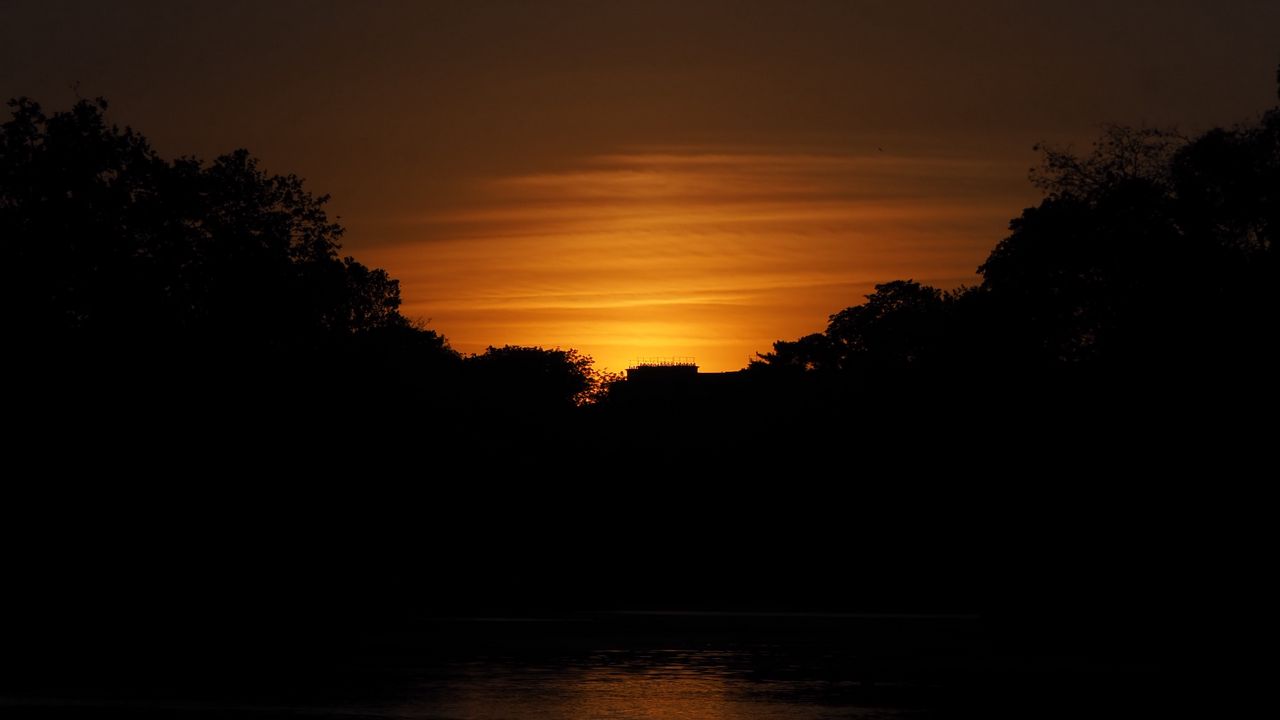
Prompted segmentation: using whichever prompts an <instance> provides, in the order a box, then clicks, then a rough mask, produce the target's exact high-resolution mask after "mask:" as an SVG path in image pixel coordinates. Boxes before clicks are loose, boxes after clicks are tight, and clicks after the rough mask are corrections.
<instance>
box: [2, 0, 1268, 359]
mask: <svg viewBox="0 0 1280 720" xmlns="http://www.w3.org/2000/svg"><path fill="white" fill-rule="evenodd" d="M0 17H2V18H3V22H2V23H0V93H3V95H4V96H5V97H6V98H8V97H13V96H18V95H29V96H32V97H34V98H36V99H37V100H39V101H40V102H42V104H44V105H45V107H46V108H47V109H60V108H65V107H66V106H68V105H69V104H70V103H71V102H73V101H74V98H75V96H76V93H77V92H78V93H79V94H80V95H82V96H86V97H88V96H97V95H102V96H105V97H106V98H107V99H108V100H109V101H110V102H111V110H110V115H111V117H112V118H113V119H114V120H115V121H116V122H118V123H120V124H128V125H132V126H134V127H135V128H138V129H139V130H141V131H142V132H143V133H144V134H146V135H147V136H148V137H149V138H151V139H152V141H153V143H154V145H155V147H156V149H157V150H158V151H160V152H161V153H162V154H164V155H165V156H167V157H174V156H178V155H189V154H195V155H199V156H202V157H206V158H208V157H212V156H214V155H217V154H219V153H222V152H226V151H229V150H231V149H234V148H237V147H247V148H249V150H250V151H252V152H253V153H254V154H255V155H257V156H259V157H260V158H262V160H263V163H264V166H265V167H266V169H268V170H269V171H273V172H281V173H290V172H292V173H297V174H299V175H301V176H303V177H304V178H306V179H307V183H308V186H309V187H310V188H311V189H312V191H314V192H318V193H330V194H332V196H333V199H332V202H331V206H330V207H331V211H332V212H333V213H334V214H337V215H340V216H341V220H342V222H343V224H344V225H345V226H346V227H347V229H348V234H347V236H346V238H345V248H346V251H347V252H349V253H350V254H353V255H355V256H356V257H357V258H358V259H360V260H361V261H363V262H365V263H366V264H370V265H376V266H380V267H384V268H386V269H387V270H388V271H390V272H391V274H392V275H393V276H395V277H397V278H399V279H400V280H401V283H402V295H403V298H404V307H403V311H404V313H405V314H406V315H408V316H410V317H413V318H421V319H423V320H427V321H429V323H430V327H432V328H434V329H436V330H438V331H439V332H441V333H443V334H444V335H445V336H446V337H448V338H449V340H450V342H451V343H452V344H453V346H454V347H456V348H457V349H459V350H462V351H464V352H476V351H480V350H483V349H484V347H485V346H487V345H502V344H508V343H509V344H528V345H542V346H547V347H550V346H560V347H575V348H578V349H580V350H582V351H583V352H586V353H587V354H590V355H592V356H594V357H595V358H596V360H597V364H598V365H600V366H604V367H608V368H611V369H614V370H618V369H622V368H624V367H626V366H627V365H628V364H630V363H631V362H632V361H634V360H635V359H636V358H640V357H650V356H694V357H696V358H697V361H698V362H699V364H700V365H701V366H702V367H703V368H704V369H706V370H730V369H735V368H739V367H742V366H743V365H745V364H746V362H747V361H748V359H749V358H750V357H752V356H753V355H754V353H756V352H763V351H766V350H768V349H769V347H770V344H771V343H772V342H773V341H774V340H777V339H786V338H794V337H797V336H800V335H803V334H807V333H810V332H815V331H818V330H821V329H822V328H823V327H824V326H825V323H826V318H827V316H828V315H829V314H831V313H833V312H835V311H837V310H839V309H841V308H843V307H846V306H848V305H851V304H856V303H857V302H859V301H860V299H861V297H862V295H864V294H865V293H867V292H869V291H870V289H871V286H872V285H874V284H875V283H877V282H885V281H888V280H893V279H898V278H914V279H916V280H919V281H922V282H928V283H931V284H935V285H938V286H940V287H944V288H952V287H956V286H958V285H960V284H965V283H968V284H973V283H975V282H977V276H976V275H975V274H974V270H975V268H976V267H977V266H978V265H979V264H980V263H981V262H982V261H983V259H984V258H985V256H986V253H987V252H988V250H989V249H990V248H991V246H992V245H993V244H994V243H995V242H996V241H997V240H999V239H1000V238H1001V237H1002V236H1003V233H1004V231H1005V229H1006V226H1007V223H1008V220H1009V218H1010V217H1013V216H1014V215H1016V214H1017V213H1018V211H1019V210H1020V209H1021V208H1022V207H1024V206H1026V205H1028V204H1030V203H1032V202H1034V201H1035V200H1036V197H1037V195H1036V192H1035V191H1034V189H1033V188H1031V186H1030V185H1029V184H1028V183H1027V181H1026V175H1027V170H1028V168H1029V167H1031V166H1032V165H1034V164H1035V162H1036V154H1035V153H1034V152H1033V151H1032V149H1031V148H1032V145H1033V144H1035V143H1036V142H1040V141H1047V142H1050V143H1058V144H1065V143H1075V144H1076V145H1077V146H1087V143H1088V141H1089V139H1090V138H1091V137H1093V136H1094V135H1095V134H1096V133H1097V131H1098V129H1099V127H1100V125H1101V124H1102V123H1106V122H1119V123H1132V124H1142V123H1145V124H1160V125H1177V126H1179V127H1181V128H1183V129H1185V130H1188V131H1194V130H1196V129H1201V128H1204V127H1207V126H1209V125H1212V124H1222V123H1230V122H1233V121H1236V120H1247V119H1249V118H1251V117H1254V116H1255V115H1256V114H1257V113H1258V112H1260V111H1261V110H1263V109H1265V108H1267V107H1270V106H1272V105H1274V104H1275V68H1276V64H1277V62H1278V61H1280V3H1277V2H1275V1H1274V0H1266V1H1263V0H1259V1H1257V2H1253V1H1250V0H1239V1H1236V2H1231V1H1224V2H1207V1H1206V2H1176V1H1174V0H1166V1H1161V2H1089V1H1084V2H1071V3H1058V2H1055V3H1039V2H1031V1H1024V2H1015V1H1009V2H985V1H984V2H963V3H957V2H934V3H924V2H903V1H897V2H856V1H854V0H850V1H848V2H803V1H798V0H792V1H788V2H781V1H779V2H759V1H756V0H736V1H734V2H723V3H720V2H693V1H690V0H686V1H684V2H657V1H652V0H651V1H649V2H635V3H632V2H535V1H533V0H523V1H515V2H482V1H476V2H405V3H392V2H344V3H332V2H314V1H313V2H284V1H258V2H244V3H240V2H218V3H188V2H174V1H172V0H170V1H167V2H118V3H117V2H111V3H99V2H93V3H89V2H84V3H72V2H53V1H49V0H44V1H42V2H30V3H28V2H13V1H12V0H0Z"/></svg>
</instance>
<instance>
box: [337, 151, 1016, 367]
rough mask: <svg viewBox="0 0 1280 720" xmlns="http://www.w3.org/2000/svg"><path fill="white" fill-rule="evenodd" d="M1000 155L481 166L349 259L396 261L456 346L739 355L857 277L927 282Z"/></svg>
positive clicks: (969, 248) (651, 156) (810, 326)
mask: <svg viewBox="0 0 1280 720" xmlns="http://www.w3.org/2000/svg"><path fill="white" fill-rule="evenodd" d="M1009 175H1010V169H1009V168H1008V167H1007V166H995V165H992V164H990V163H986V162H980V161H977V160H973V159H968V158H963V157H945V156H927V155H915V156H911V155H890V154H887V153H883V152H877V153H874V154H868V155H847V154H845V155H842V154H820V153H792V152H744V151H717V150H714V149H713V150H705V149H704V150H698V149H688V148H685V149H662V150H657V151H646V152H633V153H626V154H616V155H605V156H599V157H594V158H589V159H587V160H586V161H584V162H582V163H579V164H578V165H577V166H575V167H571V168H568V169H562V170H556V171H548V172H543V173H536V174H526V175H518V176H512V177H499V178H492V179H489V180H487V181H485V182H483V183H480V184H479V185H477V186H476V187H475V188H473V189H472V201H471V203H470V204H469V205H468V206H467V207H464V208H462V209H460V210H457V211H452V212H446V213H440V214H435V215H431V216H428V217H421V218H406V219H403V220H402V222H405V223H409V224H411V225H412V226H413V227H415V228H416V229H417V231H418V234H417V235H414V234H410V236H412V237H413V238H414V239H413V240H412V241H406V242H403V243H400V244H396V245H389V246H382V247H375V248H369V249H366V250H362V251H361V258H362V259H364V260H366V261H368V262H370V263H372V264H375V265H379V266H382V267H386V268H388V270H390V271H391V273H392V274H393V275H394V276H396V277H398V278H400V280H401V284H402V295H403V297H404V299H405V305H404V308H403V311H404V313H405V314H406V315H408V316H409V317H419V318H429V319H430V325H431V327H433V328H435V329H436V330H438V331H440V332H442V333H444V334H445V335H446V336H447V337H448V338H449V340H450V342H451V343H452V344H453V346H454V347H455V348H457V349H459V350H461V351H463V352H478V351H481V350H483V349H484V347H486V346H488V345H503V344H519V345H542V346H545V347H552V346H559V347H574V348H577V349H579V350H581V351H583V352H585V353H587V354H589V355H591V356H593V357H594V358H595V360H596V364H597V366H598V367H604V368H609V369H612V370H619V369H622V368H624V367H626V366H627V365H629V364H630V363H631V362H633V361H634V360H635V358H637V357H643V356H693V357H696V358H697V361H698V363H699V365H701V366H702V368H703V369H705V370H711V371H716V370H733V369H737V368H741V367H743V366H744V365H745V364H746V363H747V362H748V360H749V359H750V358H751V357H753V356H754V354H755V353H757V352H763V351H766V350H768V349H769V348H770V345H771V343H772V342H773V341H774V340H778V339H787V338H794V337H797V336H799V335H803V334H806V333H810V332H815V331H818V330H821V329H822V328H823V327H824V326H825V322H826V317H827V316H828V315H829V314H831V313H833V312H836V311H838V310H840V309H841V308H844V307H847V306H848V305H851V304H856V303H858V302H860V301H861V298H862V296H863V295H864V294H865V293H867V292H869V291H870V288H871V286H872V285H874V284H875V283H878V282H885V281H888V280H893V279H897V278H906V277H911V278H915V279H917V280H919V281H921V282H929V283H932V284H935V285H939V286H941V287H945V288H951V287H955V286H957V285H960V284H963V283H972V282H974V280H975V279H976V276H975V275H974V270H975V268H976V267H977V265H978V264H980V263H981V262H982V260H983V258H984V257H985V255H986V252H987V251H988V250H989V249H990V247H991V246H992V245H993V244H994V242H995V241H996V240H998V239H999V238H1000V237H1002V233H1003V231H1004V228H1005V225H1006V223H1007V219H1008V218H1009V217H1011V216H1013V215H1014V214H1016V211H1017V209H1018V208H1020V207H1021V205H1019V204H1018V202H1019V201H1020V200H1021V198H1020V197H1018V193H1019V192H1023V193H1024V194H1025V190H1021V189H1020V188H1021V187H1022V186H1023V185H1024V184H1025V183H1024V182H1023V180H1022V178H1021V177H1019V176H1017V174H1016V173H1013V176H1014V178H1015V179H1016V180H1017V181H1018V182H1017V184H1016V185H1013V186H1012V187H1013V188H1019V189H1017V190H1015V189H1011V186H1010V183H1009Z"/></svg>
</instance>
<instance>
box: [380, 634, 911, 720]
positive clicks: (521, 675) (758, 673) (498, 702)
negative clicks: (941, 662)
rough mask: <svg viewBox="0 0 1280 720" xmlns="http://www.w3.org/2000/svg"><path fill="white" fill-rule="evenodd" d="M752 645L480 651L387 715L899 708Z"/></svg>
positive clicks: (636, 719)
mask: <svg viewBox="0 0 1280 720" xmlns="http://www.w3.org/2000/svg"><path fill="white" fill-rule="evenodd" d="M810 670H811V669H807V668H802V667H795V666H787V665H786V664H785V663H783V664H782V665H777V664H771V663H770V662H769V656H768V651H767V649H765V648H761V649H755V650H752V651H728V650H723V649H717V650H685V649H673V650H646V651H626V650H607V651H598V652H593V653H590V654H586V655H581V656H578V657H561V658H556V659H554V660H545V659H544V660H541V661H537V662H529V661H527V660H522V659H519V658H513V657H488V658H483V659H480V660H474V661H471V662H467V663H464V664H459V665H456V666H454V667H452V668H441V669H436V670H435V671H433V672H432V673H430V676H429V677H424V678H423V679H422V681H421V683H420V685H419V686H418V688H417V693H416V694H417V697H416V698H414V699H412V700H410V701H409V702H406V703H405V704H403V705H401V706H399V707H397V708H395V709H394V710H393V712H392V714H395V715H400V716H405V717H418V718H483V719H490V718H492V719H500V718H503V719H505V718H522V719H528V720H540V719H543V718H545V719H547V720H551V719H553V718H554V719H555V720H599V719H601V718H616V719H619V720H659V719H662V720H667V719H671V718H678V719H684V720H737V719H743V720H746V719H748V718H750V719H751V720H775V719H776V720H816V719H819V718H900V717H906V716H910V715H912V714H913V713H912V712H911V711H910V709H908V708H903V707H900V706H899V707H886V706H875V705H868V704H866V699H867V698H866V693H865V690H866V689H867V684H866V683H865V681H859V680H854V679H849V678H840V677H814V676H813V673H812V672H810Z"/></svg>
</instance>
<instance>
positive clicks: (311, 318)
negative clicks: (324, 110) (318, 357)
mask: <svg viewBox="0 0 1280 720" xmlns="http://www.w3.org/2000/svg"><path fill="white" fill-rule="evenodd" d="M10 107H11V108H12V111H13V112H12V115H13V117H12V119H11V120H10V121H8V122H6V123H5V124H4V125H3V127H2V128H0V242H2V243H3V246H2V247H0V252H3V254H4V257H5V259H6V261H5V268H6V272H5V277H4V278H3V280H4V282H3V283H2V284H3V288H4V289H3V290H2V291H0V292H3V293H4V296H3V302H2V303H0V305H2V306H3V308H4V309H3V311H0V312H3V313H4V315H5V317H4V320H5V322H6V325H7V327H9V328H12V329H14V330H15V331H16V333H17V335H18V336H19V337H22V336H27V337H30V338H33V339H34V338H39V339H40V341H41V342H46V343H47V342H58V343H62V342H76V343H83V342H92V343H96V344H101V343H107V344H110V345H113V346H117V347H135V348H136V347H138V346H140V345H145V346H155V345H169V344H173V343H192V342H194V343H197V344H201V345H208V344H213V343H217V344H225V343H234V344H238V345H242V344H250V345H256V346H270V347H281V346H284V347H290V346H292V347H299V346H314V345H315V344H316V343H317V342H319V341H321V340H322V339H323V338H324V337H326V336H332V335H349V334H351V333H356V332H361V331H366V330H370V329H373V328H380V327H388V326H396V325H403V324H404V319H403V318H402V317H401V316H400V314H399V312H398V307H399V304H400V297H399V287H398V284H397V282H396V281H395V280H392V279H390V278H389V277H388V276H387V274H386V273H385V272H384V271H382V270H370V269H368V268H366V267H364V266H363V265H361V264H360V263H358V262H356V261H355V260H353V259H352V258H349V257H347V258H342V257H340V256H339V254H338V250H339V248H340V245H339V243H338V241H339V239H340V238H341V236H342V232H343V230H342V227H341V226H340V225H338V224H337V223H335V222H332V221H330V220H329V218H328V216H327V215H326V213H325V210H324V205H325V203H326V202H327V201H328V196H315V195H312V194H311V193H309V192H308V191H306V190H305V189H304V187H303V182H302V180H301V179H300V178H298V177H297V176H294V175H285V176H281V175H270V174H267V173H265V172H263V171H262V170H261V169H260V168H259V166H258V163H257V161H256V160H254V159H253V158H252V157H251V156H250V155H249V153H248V152H247V151H244V150H238V151H236V152H233V153H231V154H228V155H224V156H222V157H219V158H217V159H216V160H214V161H213V162H212V163H210V164H208V165H206V164H204V163H202V162H200V161H198V160H196V159H193V158H181V159H179V160H176V161H173V162H167V161H165V160H163V159H161V158H160V157H159V156H158V155H157V154H156V153H155V152H154V151H153V150H152V149H151V147H150V145H149V144H148V143H147V141H146V139H145V138H143V137H142V136H141V135H139V134H138V133H136V132H135V131H133V130H132V129H129V128H125V129H123V130H121V129H120V128H118V127H115V126H113V125H109V124H108V123H107V121H106V119H105V117H104V113H105V111H106V109H107V104H106V102H105V101H103V100H101V99H99V100H96V101H87V100H82V101H80V102H78V103H77V104H76V105H75V106H74V107H73V108H72V109H71V110H70V111H67V112H59V113H54V114H52V115H46V114H45V113H44V112H43V111H42V110H41V108H40V106H39V105H38V104H36V103H35V102H32V101H31V100H28V99H19V100H14V101H11V102H10Z"/></svg>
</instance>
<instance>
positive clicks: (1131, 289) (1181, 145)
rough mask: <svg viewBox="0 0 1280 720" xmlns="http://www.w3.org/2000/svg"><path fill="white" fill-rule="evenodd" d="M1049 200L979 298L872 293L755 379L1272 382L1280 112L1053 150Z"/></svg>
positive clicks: (985, 269) (1031, 212)
mask: <svg viewBox="0 0 1280 720" xmlns="http://www.w3.org/2000/svg"><path fill="white" fill-rule="evenodd" d="M1043 154H1044V158H1043V163H1042V164H1041V166H1040V167H1039V168H1037V169H1035V170H1034V171H1033V173H1032V180H1033V182H1034V183H1035V184H1036V185H1037V186H1038V187H1039V188H1041V189H1042V190H1043V191H1044V193H1045V197H1044V199H1043V200H1042V201H1041V202H1040V203H1039V204H1038V205H1037V206H1035V207H1030V208H1027V209H1026V210H1024V211H1023V212H1022V214H1021V215H1020V216H1019V217H1017V218H1015V219H1014V220H1012V221H1011V223H1010V234H1009V236H1008V237H1006V238H1005V239H1004V240H1002V241H1000V242H999V243H998V244H997V245H996V247H995V249H994V250H992V252H991V254H990V256H989V257H988V258H987V260H986V262H985V263H983V265H982V266H981V267H980V268H979V270H978V271H979V273H980V274H981V276H982V282H981V284H979V285H978V286H977V287H971V288H960V289H958V290H954V291H949V292H944V291H941V290H939V289H936V288H932V287H928V286H925V285H921V284H919V283H917V282H914V281H912V280H905V281H904V280H899V281H894V282H889V283H884V284H880V285H877V286H876V288H875V292H874V293H872V294H871V295H869V296H867V301H866V302H865V303H864V304H862V305H858V306H854V307H850V308H846V309H845V310H842V311H840V312H838V313H836V314H834V315H832V316H831V318H830V323H829V325H828V326H827V329H826V331H825V332H823V333H819V334H815V335H810V336H807V337H804V338H801V339H799V340H795V341H780V342H778V343H776V344H775V345H774V349H773V352H771V353H767V354H764V355H762V356H761V358H760V360H759V361H758V362H757V363H756V364H755V365H754V369H755V370H757V371H760V372H769V373H778V372H784V373H785V372H791V373H797V372H798V373H804V374H808V375H815V376H827V377H831V378H844V379H845V380H849V381H854V380H857V381H860V382H862V383H873V384H874V383H890V384H892V383H893V382H894V378H898V377H901V376H902V375H903V374H904V373H905V374H906V375H907V376H909V377H910V378H911V379H912V380H913V381H922V380H925V379H937V378H938V377H939V376H951V375H956V374H957V373H958V374H960V377H955V378H952V379H954V380H955V381H957V382H974V381H979V380H980V381H981V382H982V383H984V384H987V385H988V386H989V387H990V386H991V384H994V385H995V386H997V387H998V386H999V385H1001V384H1008V383H1017V384H1020V385H1021V384H1025V383H1026V382H1027V381H1031V382H1035V383H1045V382H1057V381H1058V380H1061V379H1062V378H1064V377H1074V378H1086V379H1088V380H1089V381H1090V382H1098V383H1103V384H1105V385H1107V386H1108V387H1111V383H1114V382H1125V383H1129V384H1135V383H1136V384H1139V385H1142V384H1155V383H1164V382H1167V381H1169V380H1171V379H1175V378H1176V381H1177V383H1178V385H1177V387H1178V388H1180V389H1181V388H1187V387H1194V386H1203V385H1206V384H1222V385H1224V386H1226V385H1231V386H1234V385H1236V384H1238V383H1241V382H1244V383H1252V384H1254V385H1255V386H1256V387H1259V388H1261V387H1263V386H1269V383H1271V382H1272V376H1273V374H1274V373H1273V368H1274V367H1275V360H1276V351H1275V347H1276V340H1277V339H1280V338H1278V337H1277V328H1278V327H1280V325H1278V324H1277V321H1280V312H1278V310H1280V304H1278V292H1280V284H1278V283H1277V281H1278V280H1280V276H1278V275H1277V272H1278V268H1277V260H1276V253H1277V251H1276V236H1277V233H1280V108H1278V109H1273V110H1271V111H1269V112H1267V113H1266V114H1265V115H1263V116H1262V117H1261V118H1260V119H1259V120H1258V121H1257V122H1255V123H1252V124H1247V125H1240V126H1237V127H1233V128H1215V129H1213V130H1210V131H1208V132H1206V133H1204V134H1202V135H1199V136H1198V137H1194V138H1187V137H1183V136H1182V135H1180V134H1178V133H1175V132H1170V131H1161V130H1153V129H1134V128H1126V127H1109V128H1107V129H1106V132H1105V133H1104V134H1103V136H1102V138H1101V139H1100V140H1099V141H1098V142H1097V143H1096V144H1095V146H1094V148H1093V149H1092V151H1091V152H1090V153H1088V154H1084V155H1077V154H1075V153H1073V152H1071V151H1070V150H1064V149H1056V148H1045V149H1043Z"/></svg>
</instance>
